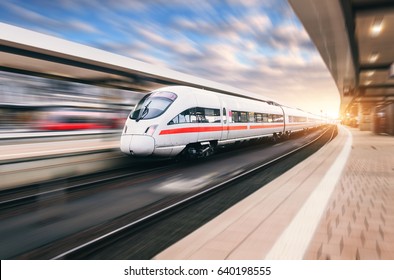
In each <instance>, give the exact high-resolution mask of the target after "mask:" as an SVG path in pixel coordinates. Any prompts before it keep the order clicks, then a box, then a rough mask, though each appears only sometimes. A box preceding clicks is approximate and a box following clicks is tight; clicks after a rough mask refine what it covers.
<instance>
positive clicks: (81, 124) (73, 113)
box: [35, 108, 124, 131]
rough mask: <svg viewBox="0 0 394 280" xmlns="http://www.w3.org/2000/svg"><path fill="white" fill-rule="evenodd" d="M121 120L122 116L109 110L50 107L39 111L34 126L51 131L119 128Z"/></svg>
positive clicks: (121, 124)
mask: <svg viewBox="0 0 394 280" xmlns="http://www.w3.org/2000/svg"><path fill="white" fill-rule="evenodd" d="M123 122H124V119H123V116H120V115H118V114H117V113H114V112H110V111H98V110H97V111H96V110H88V109H74V108H60V109H59V108H57V109H56V108H51V109H47V110H43V111H42V112H41V114H40V116H39V118H38V121H37V122H36V125H35V128H36V129H39V130H51V131H64V130H94V129H116V128H121V127H122V126H123Z"/></svg>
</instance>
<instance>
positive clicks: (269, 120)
mask: <svg viewBox="0 0 394 280" xmlns="http://www.w3.org/2000/svg"><path fill="white" fill-rule="evenodd" d="M272 121H273V117H272V114H268V122H269V123H272Z"/></svg>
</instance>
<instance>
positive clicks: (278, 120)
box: [273, 115, 283, 123]
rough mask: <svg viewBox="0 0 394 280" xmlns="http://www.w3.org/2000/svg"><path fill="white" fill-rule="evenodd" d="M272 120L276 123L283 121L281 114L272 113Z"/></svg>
mask: <svg viewBox="0 0 394 280" xmlns="http://www.w3.org/2000/svg"><path fill="white" fill-rule="evenodd" d="M273 122H276V123H281V122H283V116H282V115H274V119H273Z"/></svg>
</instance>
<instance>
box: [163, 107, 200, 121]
mask: <svg viewBox="0 0 394 280" xmlns="http://www.w3.org/2000/svg"><path fill="white" fill-rule="evenodd" d="M194 112H195V108H191V109H187V110H185V111H183V112H182V113H180V114H178V115H176V116H175V117H174V118H173V119H172V120H171V121H169V122H168V125H172V124H180V123H191V122H197V120H196V116H195V113H194Z"/></svg>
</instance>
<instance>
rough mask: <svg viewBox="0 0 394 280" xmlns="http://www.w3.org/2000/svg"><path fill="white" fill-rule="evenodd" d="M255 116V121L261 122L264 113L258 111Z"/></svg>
mask: <svg viewBox="0 0 394 280" xmlns="http://www.w3.org/2000/svg"><path fill="white" fill-rule="evenodd" d="M254 117H255V121H254V122H256V123H261V122H262V121H263V115H262V114H261V113H256V114H255V115H254Z"/></svg>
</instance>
